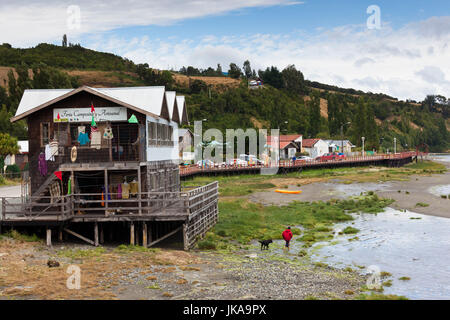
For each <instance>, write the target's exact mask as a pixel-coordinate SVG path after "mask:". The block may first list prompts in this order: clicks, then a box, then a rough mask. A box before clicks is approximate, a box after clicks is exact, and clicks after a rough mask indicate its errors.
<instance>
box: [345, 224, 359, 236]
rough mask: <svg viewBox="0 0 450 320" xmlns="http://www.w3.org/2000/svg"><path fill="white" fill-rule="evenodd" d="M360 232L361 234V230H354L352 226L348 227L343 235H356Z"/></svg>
mask: <svg viewBox="0 0 450 320" xmlns="http://www.w3.org/2000/svg"><path fill="white" fill-rule="evenodd" d="M358 232H359V229H356V228H353V227H350V226H348V227H346V228H345V229H344V230H342V233H343V234H355V233H358Z"/></svg>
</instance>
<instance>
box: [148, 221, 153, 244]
mask: <svg viewBox="0 0 450 320" xmlns="http://www.w3.org/2000/svg"><path fill="white" fill-rule="evenodd" d="M147 230H148V235H147V241H148V242H147V243H150V242H152V225H151V224H150V226H147ZM147 247H148V245H147Z"/></svg>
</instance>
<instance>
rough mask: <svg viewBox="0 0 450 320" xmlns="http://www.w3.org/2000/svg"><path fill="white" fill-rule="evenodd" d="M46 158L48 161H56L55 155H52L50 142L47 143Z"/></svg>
mask: <svg viewBox="0 0 450 320" xmlns="http://www.w3.org/2000/svg"><path fill="white" fill-rule="evenodd" d="M45 160H46V161H55V157H54V156H53V155H52V150H51V148H50V145H49V144H46V145H45Z"/></svg>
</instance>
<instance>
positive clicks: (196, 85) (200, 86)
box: [189, 79, 208, 93]
mask: <svg viewBox="0 0 450 320" xmlns="http://www.w3.org/2000/svg"><path fill="white" fill-rule="evenodd" d="M189 88H190V89H191V93H200V92H202V91H206V90H207V89H208V86H207V85H206V82H204V81H202V80H198V79H196V80H194V81H192V83H191V84H190V86H189Z"/></svg>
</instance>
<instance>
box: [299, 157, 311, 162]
mask: <svg viewBox="0 0 450 320" xmlns="http://www.w3.org/2000/svg"><path fill="white" fill-rule="evenodd" d="M312 159H313V158H311V157H308V156H300V157H298V158H297V160H303V161H311V160H312Z"/></svg>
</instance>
